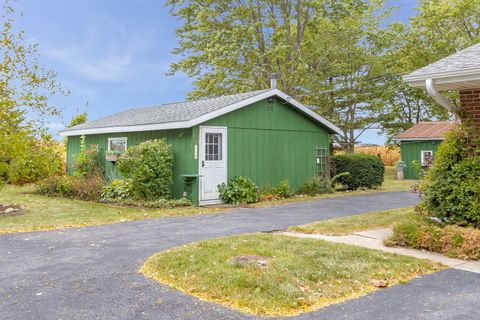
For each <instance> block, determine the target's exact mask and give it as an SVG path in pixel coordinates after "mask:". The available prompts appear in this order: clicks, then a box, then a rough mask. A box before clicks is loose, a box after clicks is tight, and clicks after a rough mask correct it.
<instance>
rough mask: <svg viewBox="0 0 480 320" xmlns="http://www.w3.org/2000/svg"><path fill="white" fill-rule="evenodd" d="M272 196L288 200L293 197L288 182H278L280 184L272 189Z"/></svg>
mask: <svg viewBox="0 0 480 320" xmlns="http://www.w3.org/2000/svg"><path fill="white" fill-rule="evenodd" d="M273 194H275V195H276V196H278V197H280V198H289V197H291V196H293V191H292V188H290V183H289V182H288V180H282V181H280V183H279V184H278V185H277V186H276V187H275V188H274V189H273Z"/></svg>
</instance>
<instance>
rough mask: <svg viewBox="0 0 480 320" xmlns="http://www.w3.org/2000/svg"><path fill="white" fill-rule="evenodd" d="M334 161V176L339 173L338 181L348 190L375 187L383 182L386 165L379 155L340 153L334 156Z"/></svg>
mask: <svg viewBox="0 0 480 320" xmlns="http://www.w3.org/2000/svg"><path fill="white" fill-rule="evenodd" d="M332 162H333V174H332V176H335V175H337V176H338V177H337V178H336V183H339V184H341V185H342V186H343V188H344V189H346V190H357V189H374V188H378V187H380V186H381V185H382V183H383V179H384V173H385V166H384V164H383V162H382V159H380V158H379V157H377V156H371V155H366V154H339V155H335V156H333V157H332ZM347 172H348V173H349V174H343V173H347Z"/></svg>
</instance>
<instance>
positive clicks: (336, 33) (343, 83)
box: [303, 1, 391, 152]
mask: <svg viewBox="0 0 480 320" xmlns="http://www.w3.org/2000/svg"><path fill="white" fill-rule="evenodd" d="M390 14H391V10H390V9H389V8H386V7H385V5H384V2H383V1H370V2H364V1H344V2H341V3H340V2H339V3H336V5H334V6H332V7H331V8H330V10H327V12H326V13H325V14H324V15H321V16H317V17H315V19H314V21H313V22H312V27H311V28H310V29H309V31H308V32H307V35H306V39H307V42H308V43H310V44H311V45H309V46H306V47H305V50H304V51H305V54H304V57H305V60H306V61H308V72H306V73H305V74H304V84H303V88H305V94H304V96H303V100H304V102H306V103H307V104H309V105H312V106H314V107H315V110H316V111H317V112H318V113H320V114H322V115H324V116H325V117H327V118H328V119H331V120H332V121H334V122H335V123H336V124H337V125H338V126H339V127H340V128H341V129H342V131H343V134H342V135H341V136H340V137H339V138H338V142H339V143H340V144H341V145H342V146H343V147H344V148H345V149H346V150H347V151H350V152H352V151H353V150H354V147H355V144H357V143H358V142H359V139H360V137H361V135H362V134H363V133H364V132H365V131H366V130H368V129H371V128H375V127H376V126H377V124H378V123H379V120H380V119H379V116H382V115H383V112H384V110H383V108H382V107H383V101H382V99H381V97H382V96H383V94H384V90H385V81H384V78H385V77H386V76H387V75H388V73H386V72H387V71H386V70H385V63H386V59H385V54H384V53H385V52H386V50H387V49H388V45H389V42H388V41H387V40H386V39H389V38H390V37H391V36H390V32H391V31H390V28H389V27H386V28H385V27H382V23H384V20H385V18H386V17H388V16H390Z"/></svg>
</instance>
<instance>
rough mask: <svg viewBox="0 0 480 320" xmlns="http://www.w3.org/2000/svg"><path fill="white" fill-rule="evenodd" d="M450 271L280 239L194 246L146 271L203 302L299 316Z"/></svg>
mask: <svg viewBox="0 0 480 320" xmlns="http://www.w3.org/2000/svg"><path fill="white" fill-rule="evenodd" d="M242 254H246V255H259V256H266V257H269V258H270V260H269V263H268V265H267V266H266V267H261V266H257V265H246V266H239V265H235V264H233V263H232V262H231V259H232V258H233V257H235V256H238V255H242ZM440 269H443V267H442V266H441V265H438V264H435V263H432V262H429V261H426V260H419V259H415V258H411V257H406V256H399V255H393V254H388V253H384V252H380V251H375V250H369V249H365V248H360V247H355V246H349V245H344V244H334V243H330V242H325V241H320V240H312V239H299V238H292V237H285V236H280V235H272V234H249V235H241V236H232V237H227V238H218V239H212V240H207V241H201V242H196V243H192V244H189V245H186V246H182V247H178V248H174V249H171V250H168V251H164V252H161V253H158V254H156V255H154V256H152V257H150V258H149V259H148V260H147V261H146V263H145V264H144V265H143V267H142V268H141V270H140V271H141V272H143V273H144V274H145V275H146V276H147V277H150V278H153V279H155V280H157V281H159V282H161V283H164V284H167V285H170V286H172V287H174V288H177V289H179V290H181V291H183V292H186V293H189V294H192V295H194V296H197V297H199V298H201V299H204V300H208V301H213V302H217V303H221V304H224V305H227V306H230V307H233V308H235V309H239V310H241V311H243V312H248V313H253V314H256V315H268V316H280V315H295V314H298V313H301V312H306V311H313V310H316V309H319V308H322V307H324V306H326V305H329V304H332V303H338V302H341V301H344V300H347V299H351V298H355V297H359V296H362V295H365V294H368V293H370V292H372V291H374V290H376V288H375V287H374V286H373V285H372V284H371V283H370V280H372V279H378V280H380V279H385V280H387V281H388V283H389V285H394V284H399V283H406V282H408V281H409V280H411V279H412V278H414V277H416V276H418V275H420V274H426V273H431V272H434V271H438V270H440Z"/></svg>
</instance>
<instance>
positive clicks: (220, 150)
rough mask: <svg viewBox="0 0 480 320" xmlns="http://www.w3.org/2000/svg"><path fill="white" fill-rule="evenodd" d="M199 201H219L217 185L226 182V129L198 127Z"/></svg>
mask: <svg viewBox="0 0 480 320" xmlns="http://www.w3.org/2000/svg"><path fill="white" fill-rule="evenodd" d="M199 166H200V168H199V172H200V175H201V178H200V190H199V191H200V201H204V202H205V201H215V200H218V199H219V195H218V185H219V184H221V183H226V182H227V128H226V127H200V156H199Z"/></svg>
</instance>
